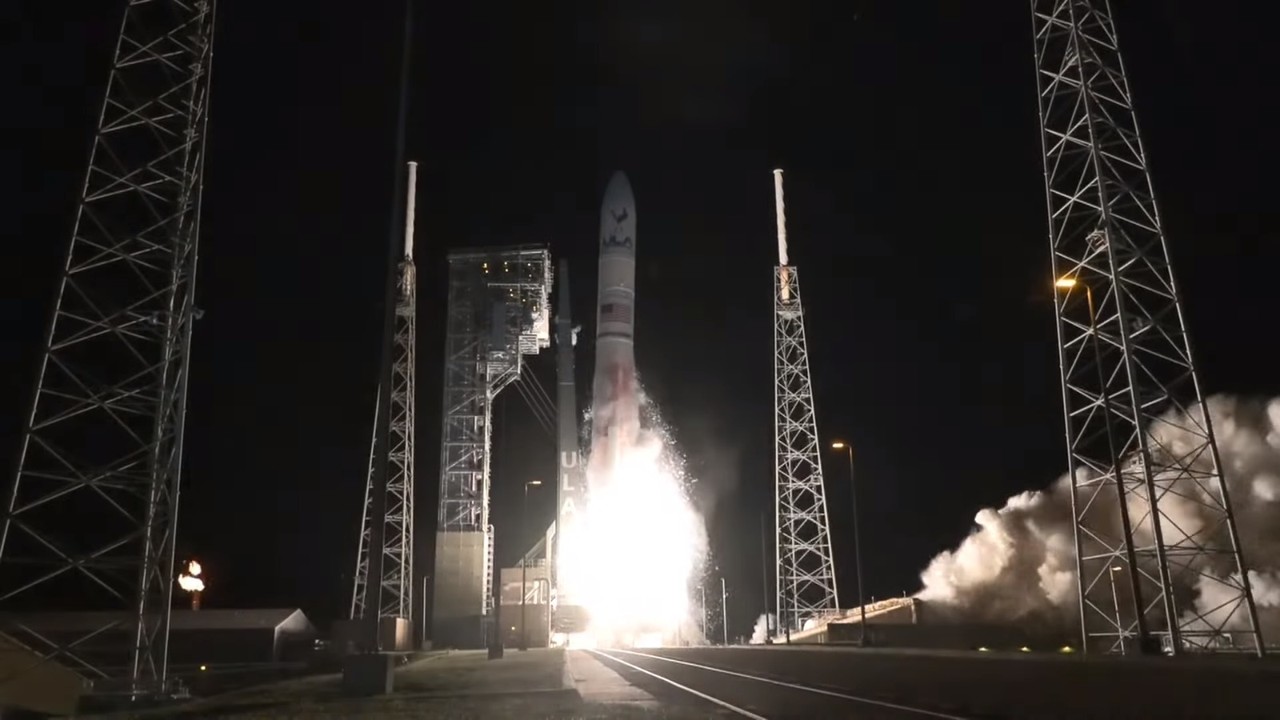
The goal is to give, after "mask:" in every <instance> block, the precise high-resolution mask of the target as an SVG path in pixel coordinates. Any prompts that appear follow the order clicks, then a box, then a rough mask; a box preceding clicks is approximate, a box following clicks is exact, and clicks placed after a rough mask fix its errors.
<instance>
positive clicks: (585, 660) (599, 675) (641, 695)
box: [565, 650, 659, 708]
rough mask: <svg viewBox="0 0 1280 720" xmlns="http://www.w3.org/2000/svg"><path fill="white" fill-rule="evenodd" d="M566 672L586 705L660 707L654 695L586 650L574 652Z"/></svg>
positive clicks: (566, 659) (569, 656) (568, 660)
mask: <svg viewBox="0 0 1280 720" xmlns="http://www.w3.org/2000/svg"><path fill="white" fill-rule="evenodd" d="M565 669H566V670H567V672H568V675H569V677H570V678H571V679H572V681H573V686H574V687H575V688H576V689H577V691H578V695H580V696H581V697H582V699H583V700H585V701H586V702H589V703H603V704H608V705H629V706H632V707H638V708H655V707H657V706H658V704H659V703H658V701H657V699H655V698H654V697H653V696H652V695H650V694H649V693H647V692H645V691H643V690H641V689H640V688H638V687H636V686H635V685H632V684H631V683H629V682H627V681H626V680H625V679H624V678H623V677H622V676H621V675H619V674H618V673H616V672H614V671H613V670H610V669H609V668H608V667H605V664H604V663H602V662H600V660H599V659H597V658H596V656H595V655H592V654H591V653H589V652H587V651H585V650H570V651H569V653H568V654H567V656H566V658H565Z"/></svg>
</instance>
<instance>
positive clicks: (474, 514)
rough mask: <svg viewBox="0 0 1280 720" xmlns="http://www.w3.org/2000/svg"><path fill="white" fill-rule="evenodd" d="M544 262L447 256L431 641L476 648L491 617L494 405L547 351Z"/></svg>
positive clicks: (525, 254)
mask: <svg viewBox="0 0 1280 720" xmlns="http://www.w3.org/2000/svg"><path fill="white" fill-rule="evenodd" d="M551 282H552V271H551V256H550V253H549V251H548V250H547V248H546V247H545V246H520V247H505V248H491V249H483V250H467V251H456V252H451V253H449V300H448V302H449V306H448V319H447V321H446V322H447V325H446V329H445V357H444V417H443V423H442V425H443V426H442V428H441V441H440V505H439V512H438V515H437V519H436V523H437V525H436V558H435V573H434V597H433V599H434V603H433V611H432V619H431V622H432V636H431V637H432V641H433V644H434V645H435V646H436V647H462V648H473V647H482V646H483V644H484V621H485V618H487V617H489V616H490V614H491V613H492V612H493V610H494V600H493V590H492V585H491V579H492V576H493V528H492V527H491V526H490V525H489V442H490V437H491V431H492V419H493V401H494V398H495V397H497V395H498V393H499V392H501V391H502V389H503V388H505V387H506V386H507V385H509V384H510V383H511V382H512V381H514V380H515V379H516V378H518V377H519V375H520V372H521V368H522V366H523V360H522V358H523V356H525V355H536V354H537V353H538V352H539V351H540V350H542V349H543V348H545V347H548V346H549V345H550V344H551V305H550V296H551Z"/></svg>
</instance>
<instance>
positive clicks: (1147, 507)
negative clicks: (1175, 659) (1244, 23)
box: [1031, 0, 1263, 654]
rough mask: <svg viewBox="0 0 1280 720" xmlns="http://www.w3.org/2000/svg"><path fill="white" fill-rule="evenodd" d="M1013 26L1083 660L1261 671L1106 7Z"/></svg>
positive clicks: (1083, 3) (1037, 5)
mask: <svg viewBox="0 0 1280 720" xmlns="http://www.w3.org/2000/svg"><path fill="white" fill-rule="evenodd" d="M1031 9H1032V22H1033V30H1034V40H1035V58H1036V80H1037V83H1038V88H1039V102H1040V121H1041V140H1042V143H1043V150H1044V168H1045V185H1046V188H1045V189H1046V197H1047V201H1048V210H1049V245H1050V251H1051V257H1052V259H1053V272H1054V279H1055V283H1056V286H1057V293H1056V300H1055V316H1056V319H1057V327H1058V340H1059V358H1060V365H1061V371H1062V395H1063V407H1064V416H1065V420H1066V431H1067V457H1068V464H1069V469H1070V473H1071V477H1072V483H1073V494H1072V502H1073V513H1074V516H1075V536H1076V551H1077V559H1078V560H1077V561H1078V570H1079V580H1080V582H1079V592H1080V615H1081V617H1080V620H1081V627H1082V632H1083V637H1084V645H1085V649H1086V650H1087V651H1089V652H1134V651H1138V650H1140V649H1141V650H1147V651H1152V650H1155V651H1159V650H1160V649H1161V647H1162V646H1163V649H1164V650H1165V651H1166V652H1169V653H1175V654H1176V653H1181V652H1184V651H1188V650H1195V651H1206V650H1216V649H1233V650H1237V651H1239V650H1246V651H1250V652H1257V653H1258V654H1261V653H1262V652H1263V645H1262V641H1261V636H1260V634H1259V632H1258V622H1257V612H1256V609H1255V607H1254V603H1253V597H1252V594H1251V592H1250V588H1249V580H1248V574H1247V573H1246V572H1245V567H1246V566H1245V564H1244V559H1243V558H1242V557H1241V553H1240V543H1239V537H1238V534H1237V532H1236V526H1235V519H1234V518H1233V516H1232V513H1231V503H1230V501H1229V499H1228V497H1227V487H1226V484H1225V482H1224V481H1223V477H1222V466H1221V461H1220V458H1219V455H1218V448H1217V444H1216V442H1215V440H1214V434H1213V427H1212V426H1211V425H1210V421H1209V414H1208V411H1207V409H1206V407H1205V401H1204V396H1203V395H1202V394H1201V391H1200V386H1199V383H1198V381H1197V378H1196V369H1195V364H1194V362H1193V360H1192V353H1191V343H1190V341H1189V339H1188V336H1187V329H1186V323H1185V321H1184V319H1183V312H1182V306H1181V302H1180V300H1179V296H1178V288H1177V286H1176V284H1175V283H1174V277H1173V272H1172V268H1171V266H1170V260H1169V248H1168V244H1167V242H1166V240H1165V236H1164V232H1163V231H1162V230H1161V227H1160V217H1159V214H1158V213H1157V211H1156V204H1155V200H1154V196H1153V192H1152V186H1151V178H1150V175H1149V173H1148V170H1147V161H1146V154H1145V152H1144V150H1143V147H1142V141H1141V139H1140V137H1139V134H1138V125H1137V121H1136V119H1135V117H1134V111H1133V102H1132V95H1131V94H1130V91H1129V81H1128V79H1127V78H1126V77H1125V71H1124V64H1123V63H1122V62H1121V59H1120V52H1119V48H1118V45H1117V42H1116V30H1115V23H1114V22H1113V19H1112V15H1111V8H1110V3H1109V2H1107V0H1093V1H1089V0H1033V1H1032V3H1031ZM1168 413H1175V414H1177V415H1178V416H1185V417H1186V418H1188V419H1187V421H1185V422H1177V421H1175V422H1177V426H1176V427H1175V426H1174V424H1173V423H1171V422H1170V420H1169V417H1170V416H1169V415H1168ZM1175 433H1176V434H1177V435H1178V436H1179V441H1178V442H1176V443H1171V442H1168V439H1169V436H1170V435H1172V434H1175ZM1151 498H1155V502H1154V503H1153V502H1152V501H1151ZM1188 503H1190V504H1194V506H1195V507H1196V510H1195V513H1196V514H1197V515H1198V516H1200V517H1204V518H1210V521H1209V522H1207V523H1205V524H1204V525H1203V526H1202V527H1195V526H1193V525H1191V524H1188V523H1187V522H1186V521H1185V520H1186V517H1185V516H1186V512H1185V509H1184V508H1186V506H1187V504H1188ZM1175 512H1176V513H1177V514H1178V516H1179V517H1174V516H1173V515H1174V513H1175ZM1180 520H1181V522H1180ZM1176 585H1191V586H1198V587H1200V588H1201V589H1205V588H1207V587H1208V588H1211V589H1212V595H1213V596H1214V597H1216V598H1218V599H1217V600H1215V601H1214V603H1213V607H1212V608H1211V609H1210V608H1203V607H1200V606H1197V604H1196V603H1195V601H1194V600H1193V599H1192V598H1190V597H1187V596H1179V595H1175V593H1174V587H1175V586H1176Z"/></svg>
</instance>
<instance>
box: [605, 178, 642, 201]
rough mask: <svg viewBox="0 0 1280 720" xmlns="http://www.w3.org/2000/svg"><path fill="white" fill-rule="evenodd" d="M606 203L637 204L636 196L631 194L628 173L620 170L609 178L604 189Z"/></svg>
mask: <svg viewBox="0 0 1280 720" xmlns="http://www.w3.org/2000/svg"><path fill="white" fill-rule="evenodd" d="M604 203H605V205H628V206H632V205H635V197H634V196H633V195H632V194H631V181H630V180H628V179H627V174H626V173H624V172H622V171H621V170H618V171H616V172H614V173H613V175H612V176H611V177H610V178H609V184H608V186H606V187H605V190H604Z"/></svg>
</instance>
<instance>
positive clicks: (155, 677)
mask: <svg viewBox="0 0 1280 720" xmlns="http://www.w3.org/2000/svg"><path fill="white" fill-rule="evenodd" d="M213 18H214V3H213V1H212V0H207V1H195V2H181V1H179V0H168V1H160V0H152V1H149V2H148V1H145V0H132V1H131V2H129V3H128V5H127V7H126V9H125V13H124V20H123V23H122V25H121V30H120V35H119V39H118V41H117V44H116V50H115V56H114V61H113V63H112V66H111V73H110V76H109V79H108V81H107V90H106V98H105V100H104V102H103V106H102V112H101V115H100V117H99V122H98V130H97V134H96V135H95V136H94V142H93V147H92V150H91V152H90V156H89V167H88V171H87V173H86V175H85V182H84V187H83V190H82V192H81V195H80V201H79V208H78V209H77V212H76V219H75V225H74V228H73V230H72V236H71V246H70V249H69V250H68V253H67V259H66V265H65V267H64V269H63V273H62V279H61V283H60V286H59V288H58V294H57V300H56V304H55V309H54V313H53V319H52V321H51V322H50V325H49V331H48V335H47V340H46V345H45V351H44V358H43V361H42V364H41V366H40V371H39V375H38V379H37V390H36V395H35V400H34V402H33V403H32V409H31V414H30V416H29V418H28V421H27V425H26V428H25V433H24V437H23V441H22V445H21V450H20V451H19V459H18V469H17V475H16V478H15V481H14V486H13V492H12V494H11V495H10V497H9V504H8V507H7V508H6V512H5V516H4V525H3V529H2V530H0V604H3V606H4V607H5V609H6V610H13V611H23V610H33V609H39V610H55V609H64V610H104V611H110V612H105V613H102V614H101V615H100V618H101V620H100V622H98V623H96V624H95V625H94V627H92V628H86V629H84V630H83V631H81V632H75V633H71V634H69V635H58V636H57V637H51V636H49V635H48V634H42V633H38V632H36V631H34V630H29V629H27V628H25V627H23V626H22V625H21V624H14V625H10V626H6V627H5V628H4V632H6V633H9V634H11V635H12V636H14V637H15V638H16V639H17V640H18V641H19V642H21V643H23V644H24V645H26V646H27V647H29V648H31V649H32V650H34V651H35V652H37V653H39V654H41V655H42V656H45V657H48V658H50V659H53V660H56V661H57V662H60V663H62V664H64V665H66V666H68V667H70V668H72V669H73V670H75V671H76V672H78V673H81V674H82V675H83V676H84V677H86V678H87V679H89V680H91V681H93V682H94V689H95V690H97V691H104V692H115V691H125V692H128V693H130V694H132V695H133V696H135V697H137V696H141V695H150V694H158V693H163V692H166V691H167V690H168V677H167V671H168V657H167V653H168V639H169V606H170V600H171V597H172V592H173V586H174V580H175V578H174V575H173V564H174V536H175V534H176V532H177V525H178V491H179V474H180V470H181V465H182V443H183V429H184V421H185V414H186V405H187V382H188V377H187V370H188V362H189V357H190V349H191V326H192V322H193V321H194V319H195V317H196V314H197V311H196V308H195V304H194V299H195V295H194V293H195V277H196V255H197V253H196V248H197V240H198V237H199V225H200V198H201V190H202V183H203V173H204V156H205V155H204V142H205V130H206V126H207V123H208V112H209V72H210V67H211V61H212V50H213Z"/></svg>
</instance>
